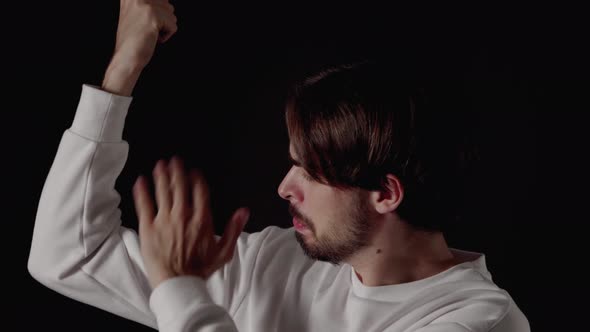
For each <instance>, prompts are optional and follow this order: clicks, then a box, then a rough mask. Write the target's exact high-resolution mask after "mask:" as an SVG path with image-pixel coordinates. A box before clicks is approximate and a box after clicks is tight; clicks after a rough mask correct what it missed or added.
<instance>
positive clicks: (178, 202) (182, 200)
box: [170, 156, 190, 221]
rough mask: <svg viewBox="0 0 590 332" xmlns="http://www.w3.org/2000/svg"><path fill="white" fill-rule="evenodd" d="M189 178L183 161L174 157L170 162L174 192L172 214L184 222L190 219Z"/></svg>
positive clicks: (171, 182) (171, 183)
mask: <svg viewBox="0 0 590 332" xmlns="http://www.w3.org/2000/svg"><path fill="white" fill-rule="evenodd" d="M187 182H188V178H187V176H186V174H185V171H184V163H183V162H182V160H181V159H180V158H179V157H177V156H174V157H173V158H172V160H171V161H170V186H171V190H172V210H171V211H172V213H174V214H175V215H176V216H178V217H179V218H180V219H182V221H186V220H187V218H188V217H189V215H188V214H189V204H190V201H189V200H188V195H189V192H188V183H187Z"/></svg>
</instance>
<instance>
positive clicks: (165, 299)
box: [149, 276, 213, 326]
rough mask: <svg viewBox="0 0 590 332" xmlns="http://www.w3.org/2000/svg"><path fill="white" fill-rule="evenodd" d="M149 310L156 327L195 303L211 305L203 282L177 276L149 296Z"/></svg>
mask: <svg viewBox="0 0 590 332" xmlns="http://www.w3.org/2000/svg"><path fill="white" fill-rule="evenodd" d="M149 302H150V309H151V310H152V312H153V313H154V315H155V316H156V320H157V321H158V325H160V326H162V325H165V324H167V322H169V321H170V320H172V319H175V318H176V317H177V316H178V314H179V313H182V312H184V311H185V310H186V308H187V307H188V306H189V305H192V304H194V303H195V302H200V303H213V300H212V299H211V296H210V295H209V293H208V291H207V285H206V283H205V280H203V279H202V278H199V277H196V276H179V277H174V278H170V279H168V280H165V281H162V282H161V283H160V284H159V285H158V286H157V287H156V288H155V289H154V290H153V291H152V294H151V295H150V301H149Z"/></svg>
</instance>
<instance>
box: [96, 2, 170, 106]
mask: <svg viewBox="0 0 590 332" xmlns="http://www.w3.org/2000/svg"><path fill="white" fill-rule="evenodd" d="M177 29H178V27H177V26H176V16H174V7H173V6H172V5H171V4H170V3H168V1H167V0H121V5H120V10H119V23H118V27H117V40H116V43H115V51H114V53H113V56H112V58H111V61H110V63H109V67H108V68H107V71H106V73H105V77H104V80H103V82H102V89H103V90H105V91H108V92H111V93H115V94H118V95H122V96H130V95H131V92H132V91H133V88H134V87H135V84H136V83H137V80H138V79H139V76H140V74H141V72H142V70H143V69H144V68H145V66H147V64H148V63H149V62H150V60H151V58H152V56H153V54H154V50H155V48H156V44H157V42H158V41H160V42H161V43H163V42H166V41H167V40H168V39H170V37H171V36H172V35H173V34H174V33H176V31H177Z"/></svg>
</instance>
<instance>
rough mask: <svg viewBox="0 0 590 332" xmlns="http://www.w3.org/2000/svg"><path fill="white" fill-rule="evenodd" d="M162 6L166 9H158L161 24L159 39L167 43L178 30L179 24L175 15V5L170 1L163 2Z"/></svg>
mask: <svg viewBox="0 0 590 332" xmlns="http://www.w3.org/2000/svg"><path fill="white" fill-rule="evenodd" d="M161 7H162V8H164V10H161V11H158V21H159V24H160V26H159V29H160V36H159V37H158V41H159V42H160V43H165V42H166V41H168V39H170V37H172V35H174V34H175V33H176V31H178V25H177V18H176V15H174V7H173V6H172V5H171V4H168V3H165V4H162V5H161Z"/></svg>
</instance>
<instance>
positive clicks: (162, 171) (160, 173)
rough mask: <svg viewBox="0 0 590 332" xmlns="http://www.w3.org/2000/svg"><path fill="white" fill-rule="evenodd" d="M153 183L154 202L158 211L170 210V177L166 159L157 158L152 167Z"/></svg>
mask: <svg viewBox="0 0 590 332" xmlns="http://www.w3.org/2000/svg"><path fill="white" fill-rule="evenodd" d="M153 175H154V183H155V185H156V204H157V205H158V213H160V211H163V212H165V213H169V212H170V199H171V198H170V179H169V177H168V167H167V165H166V161H164V160H158V162H157V163H156V167H154V172H153Z"/></svg>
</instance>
